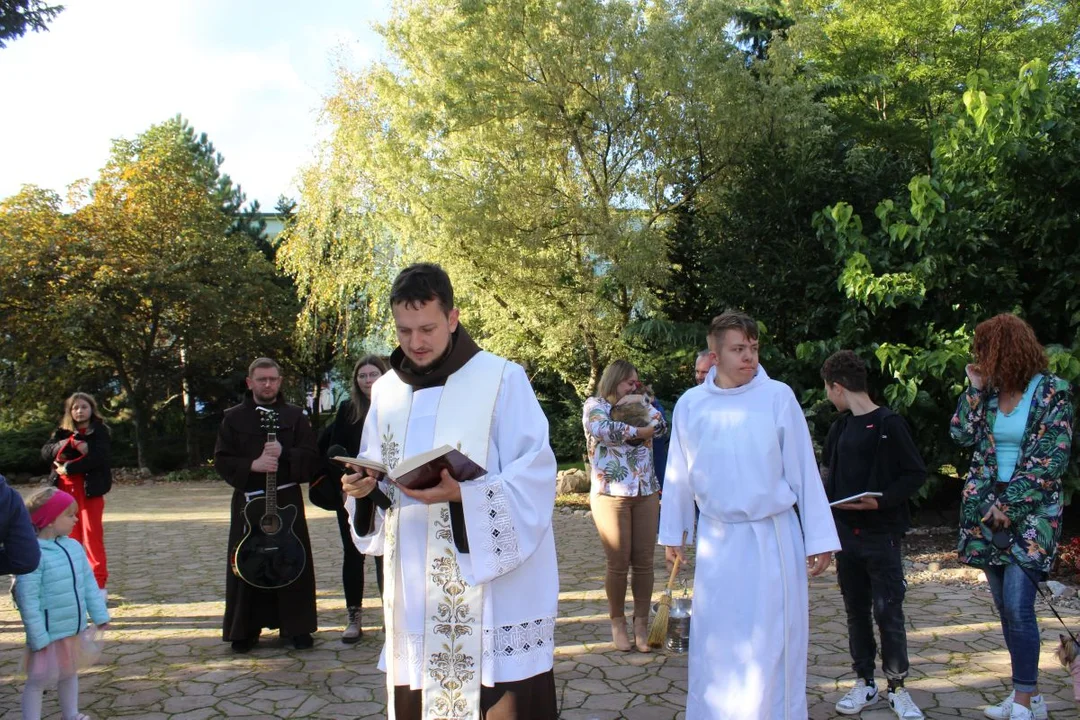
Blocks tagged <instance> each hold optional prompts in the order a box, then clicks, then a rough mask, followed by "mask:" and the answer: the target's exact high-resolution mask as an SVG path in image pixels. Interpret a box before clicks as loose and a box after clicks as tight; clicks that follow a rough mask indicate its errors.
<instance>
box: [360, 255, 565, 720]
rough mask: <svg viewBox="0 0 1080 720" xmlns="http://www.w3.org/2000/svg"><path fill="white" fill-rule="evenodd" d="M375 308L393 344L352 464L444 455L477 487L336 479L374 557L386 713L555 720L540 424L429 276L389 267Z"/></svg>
mask: <svg viewBox="0 0 1080 720" xmlns="http://www.w3.org/2000/svg"><path fill="white" fill-rule="evenodd" d="M390 305H391V311H392V312H393V316H394V321H395V325H396V328H397V336H398V341H399V343H400V346H399V347H398V348H397V349H396V350H395V351H394V352H393V354H392V355H391V357H390V365H391V369H392V371H391V372H389V373H387V374H386V375H384V376H383V377H381V378H380V379H379V380H378V381H377V382H376V383H375V384H374V386H373V387H372V393H371V409H370V410H369V412H368V416H367V418H366V421H365V424H364V431H363V438H362V440H361V445H360V452H359V457H363V458H367V459H370V460H375V461H378V462H381V463H383V464H385V465H386V466H388V467H390V468H392V467H393V466H394V465H395V464H396V463H397V462H399V461H400V460H402V459H403V458H408V457H411V456H413V455H416V454H418V453H421V452H425V451H428V450H431V449H432V448H435V447H439V446H441V445H444V444H445V445H450V446H453V447H457V448H459V449H460V450H461V451H462V452H464V453H465V454H466V455H468V456H469V457H470V458H471V459H472V460H474V461H475V462H477V463H479V464H480V465H481V466H483V467H484V468H486V470H487V474H486V475H485V476H483V477H481V478H479V479H476V480H470V481H468V482H461V483H459V482H457V481H456V480H455V479H453V478H451V477H450V476H449V475H448V474H447V473H446V471H445V470H444V471H443V480H442V482H441V483H440V484H439V485H437V486H435V487H433V488H431V489H428V490H421V491H415V490H407V489H404V488H401V487H398V486H394V485H392V484H389V483H387V482H386V481H385V480H382V479H381V478H380V479H378V481H377V479H376V478H374V477H368V476H367V475H366V472H365V473H355V474H350V475H346V476H345V477H343V478H342V485H343V487H344V488H345V491H346V492H347V493H348V494H349V495H350V497H349V499H348V501H347V502H346V508H347V509H348V510H349V512H350V516H351V522H350V525H351V526H352V527H353V528H354V532H355V529H356V527H357V526H358V525H359V527H360V528H361V534H357V535H356V537H355V540H356V543H357V546H358V547H359V549H360V550H361V551H362V552H377V551H379V550H380V549H381V550H382V551H383V553H384V563H385V590H384V597H383V603H384V613H385V616H384V617H385V621H386V633H387V641H386V644H385V645H384V647H383V653H382V656H381V658H380V661H379V667H380V669H383V670H384V671H386V673H387V689H388V695H389V700H388V708H387V711H388V715H389V717H390V718H392V719H394V720H420V718H424V720H427V719H428V718H450V719H458V718H461V719H464V718H486V719H487V720H555V718H556V717H557V704H556V697H555V683H554V674H553V672H552V667H553V664H554V650H555V615H556V612H557V606H558V595H559V576H558V568H557V565H556V559H555V541H554V537H553V535H552V527H551V520H552V513H553V509H554V504H555V473H556V464H555V456H554V454H553V453H552V451H551V447H550V445H549V442H548V425H547V419H546V418H545V416H544V413H543V412H542V410H541V409H540V404H539V403H538V402H537V399H536V395H535V394H534V393H533V390H532V386H531V385H530V384H529V381H528V378H527V377H526V375H525V371H524V370H523V369H522V368H521V366H519V365H517V364H515V363H512V362H509V361H507V360H505V359H503V358H500V357H497V356H495V355H492V354H491V353H487V352H484V351H482V350H480V348H478V347H477V346H476V344H475V343H474V342H473V341H472V339H471V338H470V337H469V335H468V333H466V332H465V329H464V328H462V327H460V326H459V325H458V311H457V309H456V308H454V305H453V288H452V286H451V283H450V279H449V277H448V276H447V275H446V273H445V272H444V271H443V270H442V268H440V267H438V266H437V265H432V264H428V263H421V264H417V265H412V266H409V267H408V268H406V269H405V270H403V271H402V272H401V274H399V275H398V277H397V279H396V280H395V281H394V285H393V287H392V289H391V293H390ZM376 488H378V489H379V491H380V492H382V493H384V494H385V495H386V496H388V499H389V501H390V507H389V508H388V509H387V510H386V511H385V513H384V512H382V511H380V512H379V513H378V516H377V517H375V518H374V519H373V520H371V519H368V518H360V517H357V515H358V514H359V513H361V512H362V510H358V506H362V505H369V506H370V504H366V503H361V504H358V503H357V499H358V498H363V497H366V496H368V495H369V494H371V493H372V490H373V489H376ZM373 497H377V495H373ZM357 521H359V522H357Z"/></svg>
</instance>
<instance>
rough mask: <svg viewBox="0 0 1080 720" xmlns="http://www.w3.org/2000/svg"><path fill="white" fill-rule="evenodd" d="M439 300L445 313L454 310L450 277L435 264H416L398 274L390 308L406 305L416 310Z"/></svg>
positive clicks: (392, 288) (391, 289)
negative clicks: (399, 304) (401, 304)
mask: <svg viewBox="0 0 1080 720" xmlns="http://www.w3.org/2000/svg"><path fill="white" fill-rule="evenodd" d="M432 300H438V301H439V304H440V305H441V306H442V310H443V312H444V313H446V314H449V313H450V311H451V310H453V309H454V286H453V285H452V284H451V282H450V276H449V275H447V274H446V271H445V270H443V269H442V268H441V267H439V266H438V265H436V264H435V263H415V264H413V265H410V266H408V267H407V268H405V269H404V270H402V271H401V272H399V273H398V276H397V277H396V278H394V284H393V286H391V288H390V307H393V306H394V305H397V304H398V303H405V307H407V308H409V309H410V310H414V309H416V308H418V307H420V306H421V305H423V304H424V303H427V302H430V301H432Z"/></svg>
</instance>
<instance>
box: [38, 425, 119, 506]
mask: <svg viewBox="0 0 1080 720" xmlns="http://www.w3.org/2000/svg"><path fill="white" fill-rule="evenodd" d="M90 430H92V432H88V433H86V434H83V433H81V432H80V433H72V432H71V431H70V430H64V429H63V428H57V430H56V432H54V433H53V434H52V437H51V438H49V442H47V443H45V446H44V447H42V448H41V457H43V458H45V462H47V463H49V465H52V462H53V460H55V459H56V453H57V452H59V451H60V448H61V447H62V446H63V445H64V443H65V442H66V441H67V439H68V438H69V437H71V436H72V435H75V439H76V440H84V441H86V445H87V452H86V457H84V458H82V459H80V460H72V461H70V462H68V464H67V469H68V473H70V474H72V475H82V476H84V478H85V480H84V484H85V487H86V497H101V496H102V495H104V494H105V493H107V492H109V491H110V490H112V439H111V438H110V436H109V428H107V427H106V426H105V425H104V424H103V423H100V422H97V421H95V422H94V423H93V424H92V425H91V426H90ZM59 480H60V476H59V475H57V473H56V468H53V470H52V472H51V473H50V474H49V481H50V482H51V483H52V484H53V485H54V486H55V485H56V484H57V483H58V482H59Z"/></svg>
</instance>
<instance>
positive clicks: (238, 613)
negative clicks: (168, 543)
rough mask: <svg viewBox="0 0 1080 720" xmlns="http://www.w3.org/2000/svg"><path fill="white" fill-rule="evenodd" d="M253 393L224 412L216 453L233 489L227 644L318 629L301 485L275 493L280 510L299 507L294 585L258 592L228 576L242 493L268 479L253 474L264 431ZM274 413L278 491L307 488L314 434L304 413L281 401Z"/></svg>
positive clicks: (241, 525)
mask: <svg viewBox="0 0 1080 720" xmlns="http://www.w3.org/2000/svg"><path fill="white" fill-rule="evenodd" d="M255 407H256V406H255V401H254V400H253V399H252V396H251V393H250V392H249V393H247V395H246V397H245V398H244V400H243V402H241V403H240V404H239V405H236V406H235V407H231V408H229V409H228V410H226V411H225V418H224V419H223V420H222V422H221V428H220V429H219V430H218V438H217V445H216V446H215V448H214V467H215V468H216V469H217V471H218V473H219V474H220V475H221V476H222V477H223V478H225V482H227V483H229V485H231V486H232V487H233V496H232V522H231V523H230V525H229V552H228V555H227V556H226V574H225V623H224V628H223V637H224V639H225V640H247V639H251V638H254V637H256V636H257V635H258V634H259V631H260V630H261V629H262V628H269V629H272V630H273V629H277V628H280V629H281V632H282V634H283V635H287V636H292V635H303V634H305V633H313V632H315V629H316V624H317V623H316V618H315V568H314V565H313V563H312V559H311V538H310V537H309V536H308V528H307V520H306V519H305V517H304V495H303V492H302V488H301V487H300V485H299V484H297V485H295V486H294V487H291V488H286V489H285V490H280V491H278V496H277V498H278V505H280V506H285V505H295V506H296V507H297V511H298V513H297V519H296V526H295V527H294V528H293V529H294V531H295V532H296V536H297V537H298V538H300V542H302V543H303V544H304V547H305V548H307V567H305V568H304V572H303V574H302V575H301V576H300V577H299V578H298V579H297V580H296V581H295V582H293V583H291V584H290V585H287V586H286V587H283V588H280V589H278V590H260V589H258V588H254V587H252V586H251V585H248V584H247V583H245V582H244V581H243V580H241V579H240V578H238V577H236V575H234V574H233V572H232V567H231V560H230V559H231V558H232V555H233V551H234V550H235V549H236V546H237V544H238V543H239V542H240V540H241V539H242V538H243V537H244V531H245V525H246V522H245V520H244V506H245V505H246V504H247V501H246V499H245V498H244V493H245V492H252V491H253V490H265V489H266V474H265V473H256V472H251V463H252V461H254V460H255V459H256V458H257V457H259V456H260V455H261V454H262V450H263V445H264V444H265V443H266V430H265V429H263V426H262V423H261V421H260V417H259V415H260V413H259V411H257V410H256V409H255ZM270 407H272V408H273V409H274V410H276V411H277V412H278V431H277V440H278V442H279V443H281V448H282V450H281V457H280V458H279V459H278V471H277V482H278V486H279V487H280V486H281V485H287V484H289V483H306V482H309V481H310V480H311V478H312V476H314V474H315V470H316V468H317V465H318V450H317V448H316V444H315V433H314V432H313V431H312V429H311V425H310V424H309V423H308V419H307V417H306V416H305V415H304V412H303V411H302V410H301V409H300V408H298V407H297V406H295V405H289V404H288V403H286V402H285V401H283V400H282V399H281V398H280V396H279V397H278V399H277V401H275V403H274V404H273V405H271V406H270Z"/></svg>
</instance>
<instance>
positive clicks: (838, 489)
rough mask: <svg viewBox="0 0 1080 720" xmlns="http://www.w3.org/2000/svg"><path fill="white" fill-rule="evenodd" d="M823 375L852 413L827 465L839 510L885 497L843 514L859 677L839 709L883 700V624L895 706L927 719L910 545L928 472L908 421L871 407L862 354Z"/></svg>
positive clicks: (829, 363) (839, 525)
mask: <svg viewBox="0 0 1080 720" xmlns="http://www.w3.org/2000/svg"><path fill="white" fill-rule="evenodd" d="M821 377H822V379H823V380H824V381H825V392H826V393H827V394H828V396H829V400H830V401H831V402H832V404H833V405H835V406H836V409H837V410H840V411H841V412H842V413H843V414H842V415H841V416H840V417H839V418H838V419H837V420H836V421H835V422H834V423H833V424H832V427H830V428H829V435H828V437H827V438H826V440H825V450H824V457H823V458H822V466H823V467H822V477H823V478H824V480H825V492H826V494H827V495H828V497H829V502H835V501H837V500H842V499H845V498H849V497H851V496H853V495H858V494H859V493H864V492H873V493H880V496H879V497H863V498H860V499H859V500H856V501H853V502H848V503H845V504H842V505H837V506H835V507H834V508H833V519H834V520H835V521H836V532H837V534H838V535H839V536H840V545H841V551H840V552H839V553H837V554H836V571H837V577H838V579H839V581H840V591H841V592H842V593H843V596H844V608H845V609H846V610H847V621H848V647H849V648H850V650H851V659H852V669H854V670H855V673H856V674H857V676H858V680H857V681H856V684H855V686H854V687H853V688H852V689H851V690H850V691H849V692H848V693H847V694H846V695H844V697H843V698H841V699H840V701H839V702H838V703H836V711H837V712H839V713H841V714H843V715H855V714H857V713H859V712H860V711H861V710H862V709H863V708H864V707H866V706H868V705H872V704H874V703H876V702H877V701H878V699H879V696H878V691H877V687H876V685H875V683H874V660H875V656H876V654H877V647H876V645H875V642H874V624H873V621H874V620H877V625H878V629H879V631H880V632H881V665H882V669H883V670H884V672H885V676H886V678H887V679H888V681H889V690H888V700H889V705H890V706H891V707H892V710H893V711H894V712H895V713H896V715H897V717H898V718H900V719H901V720H921V718H922V717H923V714H922V711H921V710H919V708H918V706H916V705H915V702H914V701H913V700H912V699H911V696H910V695H909V694H908V693H907V691H906V690H905V689H904V677H905V676H906V675H907V672H908V654H907V633H906V632H905V629H904V608H903V602H904V593H905V590H906V587H907V584H906V582H905V581H904V569H903V565H902V564H901V559H900V541H901V539H902V538H903V536H904V533H905V532H906V531H907V529H908V526H909V524H910V521H911V518H910V515H909V514H908V499H909V498H910V497H911V496H912V495H913V494H914V493H915V491H917V490H918V489H919V487H920V486H921V485H922V484H923V482H925V480H926V465H925V464H924V463H923V461H922V458H921V457H920V455H919V451H918V450H917V449H916V447H915V443H914V442H913V441H912V438H911V432H910V430H909V429H908V426H907V423H906V422H904V419H903V418H902V417H900V416H899V415H897V414H896V413H894V412H893V411H892V410H890V409H889V408H887V407H879V406H878V405H876V404H875V403H874V402H873V401H872V400H871V399H870V396H869V395H868V394H867V385H866V365H865V364H864V363H863V361H862V360H860V359H859V357H858V356H857V355H856V354H855V353H853V352H851V351H850V350H841V351H840V352H838V353H835V354H834V355H832V356H831V357H830V358H829V359H828V360H826V361H825V364H824V365H823V366H822V368H821ZM871 613H872V615H871Z"/></svg>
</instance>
